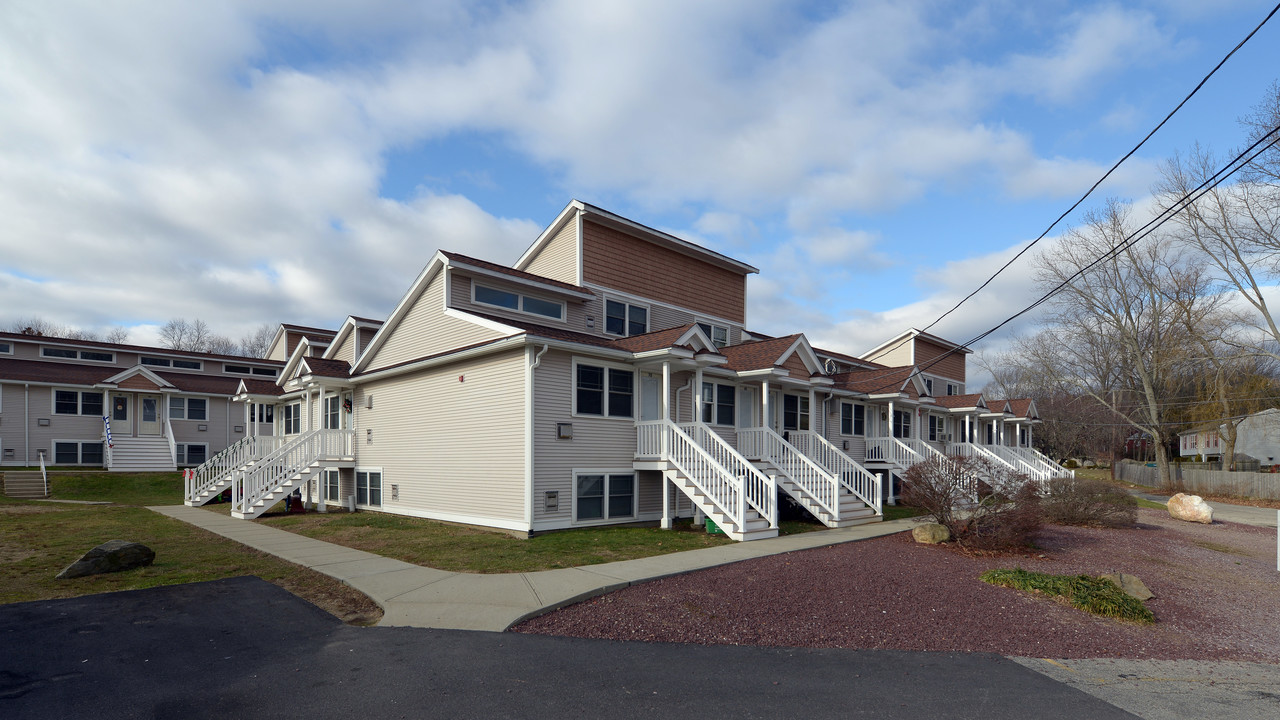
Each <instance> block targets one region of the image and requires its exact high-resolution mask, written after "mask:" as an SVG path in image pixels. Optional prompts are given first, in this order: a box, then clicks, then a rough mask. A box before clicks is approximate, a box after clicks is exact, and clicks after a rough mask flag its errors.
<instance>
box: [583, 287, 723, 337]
mask: <svg viewBox="0 0 1280 720" xmlns="http://www.w3.org/2000/svg"><path fill="white" fill-rule="evenodd" d="M582 286H583V287H585V288H590V289H592V290H598V291H600V294H601V295H607V296H613V297H614V298H615V299H617V298H625V299H626V300H625V301H626V302H628V303H630V304H632V305H644V304H646V303H649V304H652V305H660V306H662V307H664V308H667V309H669V310H674V311H676V312H678V313H681V314H684V315H688V316H689V317H694V318H697V317H702V318H711V319H712V320H714V321H715V322H716V324H717V325H730V326H732V327H736V328H741V327H742V322H743V321H742V320H730V319H729V318H722V317H717V316H715V315H709V314H707V313H706V312H705V311H702V310H694V309H693V308H687V307H684V306H683V305H672V304H671V303H669V302H663V301H662V300H654V299H652V298H646V297H641V296H639V295H632V294H631V293H628V292H625V291H623V290H618V289H616V288H608V287H604V286H602V285H597V284H595V283H582ZM743 297H744V299H745V297H746V294H745V292H744V295H743ZM601 309H602V310H603V306H601Z"/></svg>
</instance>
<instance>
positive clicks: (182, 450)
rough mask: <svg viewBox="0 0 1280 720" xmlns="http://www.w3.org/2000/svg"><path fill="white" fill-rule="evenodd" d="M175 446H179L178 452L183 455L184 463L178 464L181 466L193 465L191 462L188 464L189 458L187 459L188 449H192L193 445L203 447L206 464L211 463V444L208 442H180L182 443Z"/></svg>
mask: <svg viewBox="0 0 1280 720" xmlns="http://www.w3.org/2000/svg"><path fill="white" fill-rule="evenodd" d="M174 445H176V446H177V449H178V452H179V453H181V455H182V460H183V462H180V463H178V464H179V465H192V463H191V462H188V458H187V448H189V447H191V446H192V445H203V446H204V459H205V462H208V461H209V443H207V442H180V443H174ZM193 467H194V465H193Z"/></svg>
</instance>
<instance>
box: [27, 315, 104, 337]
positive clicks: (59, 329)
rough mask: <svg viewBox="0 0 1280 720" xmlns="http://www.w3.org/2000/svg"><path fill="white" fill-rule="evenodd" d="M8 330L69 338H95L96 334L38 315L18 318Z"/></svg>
mask: <svg viewBox="0 0 1280 720" xmlns="http://www.w3.org/2000/svg"><path fill="white" fill-rule="evenodd" d="M9 330H10V332H15V333H19V334H22V335H36V336H40V337H56V338H67V339H69V340H97V339H98V335H97V333H94V332H93V331H91V330H81V329H79V328H76V327H72V326H70V325H61V324H59V323H56V322H53V321H51V320H46V319H44V318H42V317H40V316H39V315H32V316H31V317H27V318H19V319H17V320H15V321H13V323H11V324H10V326H9Z"/></svg>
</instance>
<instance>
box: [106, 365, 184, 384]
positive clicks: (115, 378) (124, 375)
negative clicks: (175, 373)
mask: <svg viewBox="0 0 1280 720" xmlns="http://www.w3.org/2000/svg"><path fill="white" fill-rule="evenodd" d="M134 375H142V376H143V377H145V378H147V379H148V380H150V381H151V382H153V383H155V384H156V385H159V386H160V387H162V388H172V387H176V386H175V385H174V384H173V383H171V382H169V381H168V380H165V379H164V378H162V377H160V376H159V375H157V374H155V373H153V372H151V371H150V370H148V369H147V368H145V367H143V366H142V365H134V366H133V367H131V368H129V369H128V370H125V371H124V372H120V373H116V374H115V375H112V376H111V377H109V378H107V379H106V380H102V381H101V382H103V383H119V382H120V381H121V380H127V379H129V378H131V377H133V376H134Z"/></svg>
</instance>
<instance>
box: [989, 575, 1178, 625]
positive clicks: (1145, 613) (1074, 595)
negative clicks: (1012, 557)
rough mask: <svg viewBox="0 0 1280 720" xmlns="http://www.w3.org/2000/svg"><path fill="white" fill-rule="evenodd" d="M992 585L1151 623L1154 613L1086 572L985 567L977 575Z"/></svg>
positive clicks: (1121, 618) (1094, 612) (1134, 599)
mask: <svg viewBox="0 0 1280 720" xmlns="http://www.w3.org/2000/svg"><path fill="white" fill-rule="evenodd" d="M978 579H979V580H981V581H983V582H985V583H989V584H991V585H999V586H1001V587H1009V588H1014V589H1015V590H1026V591H1029V592H1038V593H1043V594H1045V595H1048V596H1050V597H1060V598H1063V599H1064V600H1066V601H1067V602H1068V603H1069V604H1070V605H1071V606H1072V607H1074V608H1077V609H1079V610H1084V611H1085V612H1089V613H1093V614H1094V615H1101V616H1103V617H1111V618H1116V619H1118V620H1129V621H1131V622H1136V623H1142V624H1151V623H1154V622H1155V621H1156V617H1155V615H1153V614H1152V613H1151V611H1150V610H1148V609H1147V606H1145V605H1143V604H1142V602H1141V601H1139V600H1138V599H1137V598H1133V597H1130V596H1129V595H1126V594H1125V592H1124V591H1123V590H1121V589H1120V586H1119V585H1116V584H1115V583H1113V582H1111V581H1110V580H1103V579H1102V578H1095V577H1089V576H1088V575H1049V574H1047V573H1038V572H1030V571H1027V570H1023V569H1022V568H1014V569H1012V570H1010V569H996V570H988V571H986V572H984V573H982V575H981V576H979V577H978Z"/></svg>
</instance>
